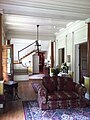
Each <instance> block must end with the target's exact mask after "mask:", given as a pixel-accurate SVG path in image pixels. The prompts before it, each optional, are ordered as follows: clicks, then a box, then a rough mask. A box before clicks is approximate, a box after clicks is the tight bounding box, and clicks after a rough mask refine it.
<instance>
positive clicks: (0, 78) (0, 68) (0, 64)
mask: <svg viewBox="0 0 90 120" xmlns="http://www.w3.org/2000/svg"><path fill="white" fill-rule="evenodd" d="M0 80H2V14H0Z"/></svg>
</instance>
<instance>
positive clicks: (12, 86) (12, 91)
mask: <svg viewBox="0 0 90 120" xmlns="http://www.w3.org/2000/svg"><path fill="white" fill-rule="evenodd" d="M4 89H5V93H8V95H9V96H10V97H11V98H12V99H13V100H16V99H17V98H19V96H18V82H15V81H7V82H4Z"/></svg>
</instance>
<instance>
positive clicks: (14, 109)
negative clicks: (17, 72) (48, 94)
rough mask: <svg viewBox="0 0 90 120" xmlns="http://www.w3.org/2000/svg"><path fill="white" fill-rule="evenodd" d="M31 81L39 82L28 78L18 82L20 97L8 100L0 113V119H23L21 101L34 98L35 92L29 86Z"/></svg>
mask: <svg viewBox="0 0 90 120" xmlns="http://www.w3.org/2000/svg"><path fill="white" fill-rule="evenodd" d="M32 82H41V80H29V81H26V82H19V83H18V95H19V97H20V98H21V99H18V100H16V101H8V102H7V104H6V108H5V113H2V114H1V113H0V120H25V118H24V111H23V106H22V101H26V100H33V99H36V95H35V92H34V90H33V88H32V86H31V83H32Z"/></svg>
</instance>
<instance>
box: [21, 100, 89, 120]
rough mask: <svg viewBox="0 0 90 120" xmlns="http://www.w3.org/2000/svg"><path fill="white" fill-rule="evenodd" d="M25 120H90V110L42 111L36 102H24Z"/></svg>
mask: <svg viewBox="0 0 90 120" xmlns="http://www.w3.org/2000/svg"><path fill="white" fill-rule="evenodd" d="M22 103H23V107H24V114H25V120H90V108H88V107H87V108H81V109H80V108H71V109H53V110H40V109H39V107H38V103H37V102H36V101H23V102H22Z"/></svg>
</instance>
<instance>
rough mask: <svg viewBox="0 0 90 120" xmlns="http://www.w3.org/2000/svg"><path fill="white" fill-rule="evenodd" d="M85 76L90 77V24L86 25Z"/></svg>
mask: <svg viewBox="0 0 90 120" xmlns="http://www.w3.org/2000/svg"><path fill="white" fill-rule="evenodd" d="M87 76H88V77H90V23H88V40H87Z"/></svg>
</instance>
